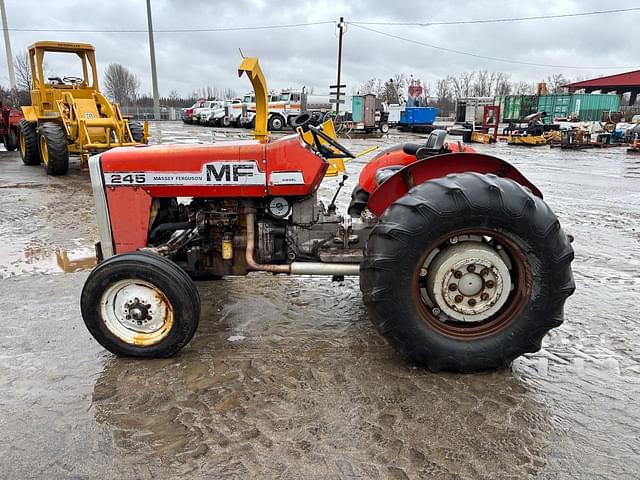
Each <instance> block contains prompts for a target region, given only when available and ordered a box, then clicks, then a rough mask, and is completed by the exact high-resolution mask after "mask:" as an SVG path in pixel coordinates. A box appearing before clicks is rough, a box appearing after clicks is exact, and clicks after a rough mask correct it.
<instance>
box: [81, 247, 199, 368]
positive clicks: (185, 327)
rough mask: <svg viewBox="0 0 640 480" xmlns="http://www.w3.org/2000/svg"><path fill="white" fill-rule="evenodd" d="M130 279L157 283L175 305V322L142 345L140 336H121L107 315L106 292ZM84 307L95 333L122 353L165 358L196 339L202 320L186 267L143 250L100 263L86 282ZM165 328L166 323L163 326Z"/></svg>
mask: <svg viewBox="0 0 640 480" xmlns="http://www.w3.org/2000/svg"><path fill="white" fill-rule="evenodd" d="M126 280H132V282H133V283H135V281H136V280H139V281H143V282H146V283H148V284H151V285H153V286H154V287H155V288H156V289H157V290H158V291H159V292H161V293H162V295H163V296H164V297H165V298H166V300H167V301H168V302H169V304H170V306H171V310H172V312H173V316H172V322H171V323H170V324H169V325H168V326H166V333H164V332H165V330H161V331H160V335H161V336H160V337H159V338H158V339H157V340H156V339H152V340H149V344H148V345H142V344H141V343H142V342H141V341H140V340H137V339H129V341H127V340H126V339H123V338H120V337H119V336H118V335H116V334H115V333H114V332H113V331H112V330H111V329H110V328H109V327H108V326H107V322H106V321H105V318H103V315H102V308H101V302H102V298H103V295H104V294H105V293H106V292H108V290H109V288H110V287H112V286H113V285H115V284H116V283H117V282H120V281H126ZM80 306H81V311H82V318H83V319H84V322H85V325H86V326H87V328H88V330H89V332H90V333H91V335H93V337H94V338H95V339H96V340H97V341H98V343H100V345H102V346H103V347H104V348H106V349H107V350H109V351H110V352H112V353H114V354H116V355H119V356H128V357H150V358H164V357H170V356H172V355H175V354H176V353H177V352H178V351H180V350H181V349H182V348H183V347H184V346H185V345H186V344H187V343H189V341H190V340H191V338H193V335H194V334H195V332H196V329H197V327H198V322H199V320H200V296H199V295H198V291H197V289H196V287H195V286H194V284H193V282H192V281H191V279H190V278H189V276H188V275H187V274H186V273H185V272H184V270H182V269H181V268H180V267H179V266H177V265H176V264H175V263H173V262H171V261H170V260H168V259H166V258H163V257H160V256H159V255H155V254H151V253H143V252H132V253H124V254H121V255H116V256H114V257H111V258H109V259H108V260H106V261H104V262H102V263H100V264H99V265H98V266H97V267H96V268H95V269H94V270H93V271H92V272H91V274H90V275H89V277H88V278H87V281H86V282H85V284H84V287H83V289H82V295H81V301H80ZM150 313H151V312H150ZM164 328H165V326H164V324H163V326H162V327H161V329H164ZM152 333H155V332H152ZM131 335H135V333H131ZM140 337H141V338H142V336H140Z"/></svg>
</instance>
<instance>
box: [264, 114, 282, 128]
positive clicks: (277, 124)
mask: <svg viewBox="0 0 640 480" xmlns="http://www.w3.org/2000/svg"><path fill="white" fill-rule="evenodd" d="M285 124H286V122H285V120H284V118H282V116H280V115H271V117H269V122H268V125H267V129H268V130H270V131H272V132H279V131H280V130H282V129H283V128H284V126H285Z"/></svg>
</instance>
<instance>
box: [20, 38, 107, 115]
mask: <svg viewBox="0 0 640 480" xmlns="http://www.w3.org/2000/svg"><path fill="white" fill-rule="evenodd" d="M28 55H29V67H30V69H31V82H32V84H31V88H32V90H31V104H32V105H33V106H38V107H39V110H40V111H42V112H46V111H52V110H56V105H55V104H56V101H57V100H60V99H61V98H62V95H63V93H64V92H71V93H73V95H74V97H86V98H91V96H92V94H93V93H94V92H96V91H98V73H97V72H98V71H97V68H96V60H95V50H94V48H93V46H92V45H90V44H88V43H71V42H50V41H44V42H36V43H34V44H33V45H31V46H30V47H29V50H28Z"/></svg>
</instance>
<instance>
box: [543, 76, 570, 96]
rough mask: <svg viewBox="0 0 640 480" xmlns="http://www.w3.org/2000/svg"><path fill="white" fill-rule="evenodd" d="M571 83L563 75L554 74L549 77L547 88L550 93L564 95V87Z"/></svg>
mask: <svg viewBox="0 0 640 480" xmlns="http://www.w3.org/2000/svg"><path fill="white" fill-rule="evenodd" d="M567 83H569V81H568V80H567V79H566V78H565V76H564V75H563V74H562V73H554V74H553V75H549V76H548V77H547V88H548V89H549V93H562V92H563V91H564V88H563V85H566V84H567Z"/></svg>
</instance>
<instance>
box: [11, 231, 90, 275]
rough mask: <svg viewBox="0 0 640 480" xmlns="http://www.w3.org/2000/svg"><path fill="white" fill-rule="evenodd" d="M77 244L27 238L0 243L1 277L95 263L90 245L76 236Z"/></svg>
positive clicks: (82, 267) (69, 269)
mask: <svg viewBox="0 0 640 480" xmlns="http://www.w3.org/2000/svg"><path fill="white" fill-rule="evenodd" d="M77 242H78V244H79V245H78V247H76V248H71V249H63V248H59V247H55V246H51V245H45V244H41V243H38V242H37V241H30V242H29V243H27V244H26V245H21V244H20V242H17V243H11V242H8V243H3V244H0V279H2V278H8V277H12V276H15V275H23V274H34V273H35V274H50V273H60V272H65V273H73V272H78V271H81V270H91V269H92V268H93V267H94V266H95V265H96V256H95V250H94V248H93V247H87V246H81V245H82V244H83V243H85V244H86V242H84V241H83V240H82V239H78V240H77Z"/></svg>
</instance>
